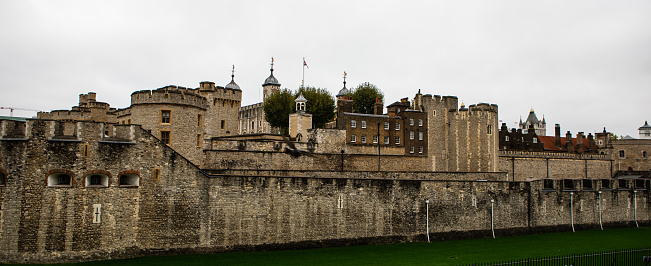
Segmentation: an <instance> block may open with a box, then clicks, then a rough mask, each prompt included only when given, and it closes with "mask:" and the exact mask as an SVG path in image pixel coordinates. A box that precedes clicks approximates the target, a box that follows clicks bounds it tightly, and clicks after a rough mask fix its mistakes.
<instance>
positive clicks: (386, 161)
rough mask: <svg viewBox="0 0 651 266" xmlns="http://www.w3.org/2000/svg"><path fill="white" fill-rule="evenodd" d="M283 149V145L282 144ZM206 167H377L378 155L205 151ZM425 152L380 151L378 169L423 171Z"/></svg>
mask: <svg viewBox="0 0 651 266" xmlns="http://www.w3.org/2000/svg"><path fill="white" fill-rule="evenodd" d="M283 149H284V148H283ZM204 153H205V162H204V164H203V167H204V168H206V169H236V170H246V169H252V170H284V169H286V170H304V171H307V170H314V171H338V170H341V169H342V157H343V169H344V171H377V170H378V156H377V155H371V154H349V153H344V154H343V156H342V154H341V153H339V154H332V153H330V154H320V153H315V154H314V155H315V157H308V156H302V157H299V158H292V157H290V156H289V155H287V154H285V153H283V152H282V149H281V150H278V151H239V152H234V151H230V150H209V151H204ZM425 163H427V157H426V156H401V155H381V156H380V160H379V164H380V171H422V170H423V167H422V165H423V164H425Z"/></svg>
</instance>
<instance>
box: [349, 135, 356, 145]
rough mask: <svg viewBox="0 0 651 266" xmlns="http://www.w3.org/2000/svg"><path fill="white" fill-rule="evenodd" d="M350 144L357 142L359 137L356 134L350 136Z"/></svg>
mask: <svg viewBox="0 0 651 266" xmlns="http://www.w3.org/2000/svg"><path fill="white" fill-rule="evenodd" d="M350 142H351V143H355V142H357V136H356V135H355V134H352V135H350Z"/></svg>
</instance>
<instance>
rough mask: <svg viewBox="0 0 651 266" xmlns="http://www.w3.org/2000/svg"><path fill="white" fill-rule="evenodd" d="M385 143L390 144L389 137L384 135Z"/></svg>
mask: <svg viewBox="0 0 651 266" xmlns="http://www.w3.org/2000/svg"><path fill="white" fill-rule="evenodd" d="M384 144H386V145H389V137H384Z"/></svg>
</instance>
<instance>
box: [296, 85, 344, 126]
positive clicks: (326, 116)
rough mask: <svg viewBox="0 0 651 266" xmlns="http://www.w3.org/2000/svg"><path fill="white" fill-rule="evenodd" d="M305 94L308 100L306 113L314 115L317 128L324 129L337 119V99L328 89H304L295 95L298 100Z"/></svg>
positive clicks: (300, 89)
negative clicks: (299, 96) (301, 94)
mask: <svg viewBox="0 0 651 266" xmlns="http://www.w3.org/2000/svg"><path fill="white" fill-rule="evenodd" d="M300 93H303V97H305V99H306V100H307V104H306V105H307V108H306V110H305V111H306V112H307V113H308V114H312V124H313V125H314V127H315V128H323V127H325V124H326V123H328V122H330V121H332V120H333V119H334V118H335V99H334V97H332V95H330V92H328V91H327V90H326V89H322V88H314V87H302V88H299V89H298V91H297V92H296V93H295V94H294V96H295V97H296V98H298V95H299V94H300Z"/></svg>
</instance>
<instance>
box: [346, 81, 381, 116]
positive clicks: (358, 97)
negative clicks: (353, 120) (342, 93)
mask: <svg viewBox="0 0 651 266" xmlns="http://www.w3.org/2000/svg"><path fill="white" fill-rule="evenodd" d="M348 95H349V96H350V98H351V100H353V112H355V113H362V114H372V113H373V109H374V106H375V99H379V100H380V101H384V94H382V91H380V89H378V87H377V86H375V85H373V84H370V83H368V82H366V83H362V84H359V86H357V88H354V89H352V90H351V91H350V92H349V94H348Z"/></svg>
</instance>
